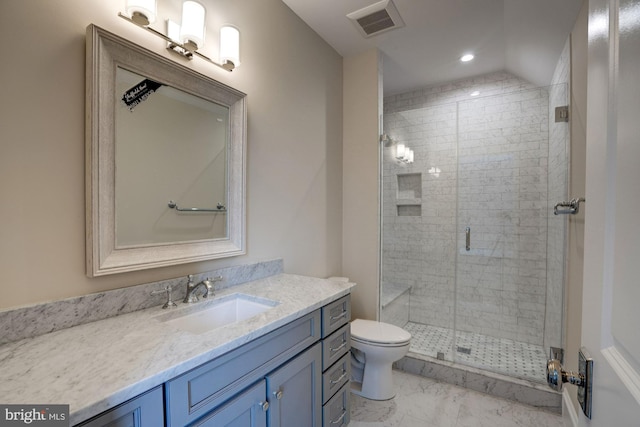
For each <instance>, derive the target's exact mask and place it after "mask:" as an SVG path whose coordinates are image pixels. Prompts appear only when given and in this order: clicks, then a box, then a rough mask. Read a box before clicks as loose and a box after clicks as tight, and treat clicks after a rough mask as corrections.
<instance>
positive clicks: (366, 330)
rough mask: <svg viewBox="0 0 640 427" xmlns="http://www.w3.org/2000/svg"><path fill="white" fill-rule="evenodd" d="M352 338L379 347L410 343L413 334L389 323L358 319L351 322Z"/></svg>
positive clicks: (400, 345) (399, 345)
mask: <svg viewBox="0 0 640 427" xmlns="http://www.w3.org/2000/svg"><path fill="white" fill-rule="evenodd" d="M351 340H352V341H357V342H361V343H364V344H370V345H373V346H378V347H402V346H405V345H407V344H409V341H410V340H411V334H410V333H409V332H407V331H405V330H404V329H402V328H399V327H397V326H395V325H390V324H388V323H382V322H376V321H374V320H363V319H356V320H354V321H353V322H351Z"/></svg>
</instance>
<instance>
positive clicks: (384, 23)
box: [347, 0, 404, 37]
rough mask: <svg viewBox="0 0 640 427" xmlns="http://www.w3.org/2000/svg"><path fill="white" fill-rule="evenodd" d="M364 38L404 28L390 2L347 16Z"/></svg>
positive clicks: (388, 0) (375, 4)
mask: <svg viewBox="0 0 640 427" xmlns="http://www.w3.org/2000/svg"><path fill="white" fill-rule="evenodd" d="M347 18H349V19H350V20H351V22H353V24H354V25H355V26H356V28H357V29H358V31H359V32H360V34H362V35H363V36H364V37H373V36H377V35H378V34H380V33H384V32H386V31H389V30H393V29H396V28H400V27H404V21H403V20H402V18H401V17H400V13H398V9H396V6H395V5H394V4H393V1H392V0H383V1H379V2H377V3H374V4H372V5H370V6H367V7H365V8H362V9H359V10H356V11H355V12H351V13H349V14H348V15H347Z"/></svg>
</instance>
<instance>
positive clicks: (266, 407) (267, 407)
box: [258, 402, 269, 412]
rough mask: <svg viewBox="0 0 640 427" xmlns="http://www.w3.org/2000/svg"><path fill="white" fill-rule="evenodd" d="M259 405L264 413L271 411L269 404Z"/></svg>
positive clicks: (261, 403)
mask: <svg viewBox="0 0 640 427" xmlns="http://www.w3.org/2000/svg"><path fill="white" fill-rule="evenodd" d="M258 405H259V406H260V407H261V408H262V411H263V412H267V411H268V410H269V402H258Z"/></svg>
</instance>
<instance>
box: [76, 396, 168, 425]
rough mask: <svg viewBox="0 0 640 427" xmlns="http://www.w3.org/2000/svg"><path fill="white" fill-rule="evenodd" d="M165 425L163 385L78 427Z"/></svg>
mask: <svg viewBox="0 0 640 427" xmlns="http://www.w3.org/2000/svg"><path fill="white" fill-rule="evenodd" d="M163 425H164V403H163V401H162V387H156V388H154V389H153V390H150V391H148V392H146V393H144V394H142V395H140V396H138V397H135V398H133V399H131V400H130V401H128V402H125V403H123V404H122V405H118V406H116V407H115V408H113V409H110V410H108V411H106V412H104V413H103V414H100V415H98V416H97V417H95V418H93V419H91V420H89V421H85V422H83V423H81V424H78V425H77V426H76V427H158V426H163Z"/></svg>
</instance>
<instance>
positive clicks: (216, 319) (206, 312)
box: [164, 294, 279, 334]
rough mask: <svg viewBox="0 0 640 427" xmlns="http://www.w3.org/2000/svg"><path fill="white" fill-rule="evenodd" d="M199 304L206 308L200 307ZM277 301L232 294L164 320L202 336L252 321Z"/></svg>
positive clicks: (203, 303) (195, 306)
mask: <svg viewBox="0 0 640 427" xmlns="http://www.w3.org/2000/svg"><path fill="white" fill-rule="evenodd" d="M198 304H202V305H204V306H201V307H198V306H197V305H198ZM278 304H279V303H278V302H277V301H273V300H268V299H263V298H257V297H252V296H249V295H245V294H232V295H228V296H225V297H221V298H216V299H214V300H212V301H208V302H204V301H202V302H199V303H197V304H196V305H194V307H192V308H193V310H187V313H185V314H182V315H180V314H178V313H174V314H178V317H176V316H175V315H171V316H167V317H166V318H165V319H166V320H164V321H165V322H166V323H169V324H171V325H173V326H176V327H178V328H180V329H182V330H184V331H187V332H191V333H193V334H202V333H204V332H208V331H211V330H213V329H217V328H220V327H222V326H226V325H230V324H232V323H236V322H240V321H242V320H246V319H250V318H251V317H253V316H257V315H258V314H260V313H264V312H265V311H267V310H269V309H270V308H273V307H275V306H276V305H278Z"/></svg>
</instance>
